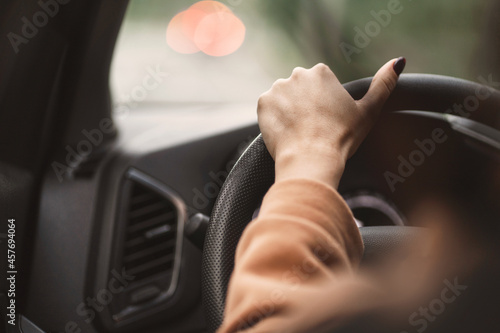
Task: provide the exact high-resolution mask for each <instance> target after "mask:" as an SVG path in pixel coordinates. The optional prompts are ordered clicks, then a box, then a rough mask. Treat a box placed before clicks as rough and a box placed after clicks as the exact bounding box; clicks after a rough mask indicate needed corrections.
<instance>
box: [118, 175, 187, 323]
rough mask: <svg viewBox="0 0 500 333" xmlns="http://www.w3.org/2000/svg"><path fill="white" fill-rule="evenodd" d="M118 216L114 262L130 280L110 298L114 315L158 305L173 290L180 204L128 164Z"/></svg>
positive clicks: (177, 262)
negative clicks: (122, 289)
mask: <svg viewBox="0 0 500 333" xmlns="http://www.w3.org/2000/svg"><path fill="white" fill-rule="evenodd" d="M121 195H122V198H121V200H120V201H121V204H120V209H119V214H118V220H117V236H118V237H119V239H121V241H120V242H119V244H118V245H117V248H116V252H115V255H114V265H113V266H114V267H116V269H117V270H118V271H120V272H122V271H125V273H126V274H127V275H128V276H132V277H133V280H132V281H131V282H130V284H129V285H128V286H127V287H126V290H125V292H124V293H123V295H120V296H118V297H116V298H115V299H114V301H113V304H111V307H112V312H113V313H114V315H113V317H114V319H115V320H116V321H121V320H124V319H126V317H127V318H128V317H132V316H134V315H136V314H138V313H139V312H143V311H146V310H147V309H148V308H152V307H155V306H158V305H159V303H162V302H163V301H165V300H167V299H168V298H169V297H170V296H171V295H172V294H173V292H174V291H175V288H176V286H177V279H178V274H179V267H180V257H181V248H182V244H181V242H182V237H183V225H184V219H185V206H184V204H183V202H182V201H181V200H180V199H179V197H178V196H177V195H176V194H175V193H174V192H173V191H172V190H170V189H169V188H168V187H166V186H165V185H164V184H162V183H161V182H159V181H158V180H156V179H154V178H152V177H149V176H147V175H145V174H143V173H142V172H140V171H138V170H135V169H130V170H129V171H128V172H127V175H126V178H125V180H124V184H123V189H122V193H121Z"/></svg>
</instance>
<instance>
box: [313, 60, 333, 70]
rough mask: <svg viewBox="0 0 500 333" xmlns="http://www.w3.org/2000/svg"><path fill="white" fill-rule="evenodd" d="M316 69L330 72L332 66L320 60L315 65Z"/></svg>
mask: <svg viewBox="0 0 500 333" xmlns="http://www.w3.org/2000/svg"><path fill="white" fill-rule="evenodd" d="M314 67H315V68H316V69H318V70H319V71H321V72H330V67H328V66H327V65H325V64H324V63H322V62H320V63H319V64H317V65H316V66H314Z"/></svg>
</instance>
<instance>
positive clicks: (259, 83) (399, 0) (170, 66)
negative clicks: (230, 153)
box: [110, 0, 500, 109]
mask: <svg viewBox="0 0 500 333" xmlns="http://www.w3.org/2000/svg"><path fill="white" fill-rule="evenodd" d="M499 3H500V2H498V0H475V1H456V0H441V1H435V0H418V1H411V0H381V1H366V0H349V1H347V0H330V1H327V0H322V1H320V0H316V1H310V0H252V1H243V0H225V1H221V2H218V3H217V2H215V1H203V2H202V3H201V4H200V2H197V1H166V0H147V1H138V0H132V1H131V2H130V4H129V8H128V11H127V14H126V17H125V20H124V23H123V26H122V29H121V32H120V35H119V38H118V41H117V45H116V49H115V55H114V60H113V64H112V71H111V82H110V83H111V91H112V95H113V99H114V103H115V107H119V106H123V105H124V104H126V105H127V107H128V108H130V109H138V108H139V107H138V106H140V105H143V104H151V103H154V104H156V105H157V104H163V105H165V107H166V109H168V106H169V105H172V104H174V103H213V102H215V103H219V102H221V103H225V102H235V103H247V102H248V103H256V101H257V99H258V97H259V95H260V94H261V93H263V92H264V91H266V90H267V89H269V88H270V86H271V85H272V83H273V82H274V80H276V79H277V78H280V77H288V76H289V75H290V73H291V71H292V69H293V68H294V67H297V66H302V67H306V68H308V67H312V66H313V65H315V64H316V63H319V62H323V63H326V64H328V65H329V66H330V67H331V68H332V69H333V70H334V72H335V73H336V74H337V76H338V77H339V79H340V81H341V82H348V81H350V80H354V79H358V78H362V77H366V76H372V75H373V73H375V71H376V70H377V69H378V68H379V67H380V65H381V64H383V63H385V62H386V61H387V60H388V59H390V58H393V57H398V56H405V57H406V58H407V59H408V66H407V69H406V70H405V71H406V72H407V73H411V72H416V73H432V74H442V75H450V76H454V77H459V78H464V79H469V80H473V81H478V78H479V77H480V76H487V75H491V74H492V73H493V74H494V72H495V71H496V72H497V73H498V66H499V65H498V61H497V59H498V56H499V53H500V51H499V49H500V46H499V44H500V41H499V39H498V31H499V30H498V28H497V27H498V23H499V20H498V17H500V5H499ZM193 4H195V7H194V8H192V7H191V6H192V5H193ZM495 20H496V21H495ZM167 28H168V29H167Z"/></svg>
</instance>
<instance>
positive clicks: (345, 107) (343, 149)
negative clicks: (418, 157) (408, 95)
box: [257, 58, 406, 187]
mask: <svg viewBox="0 0 500 333" xmlns="http://www.w3.org/2000/svg"><path fill="white" fill-rule="evenodd" d="M405 63H406V60H405V59H404V58H398V59H393V60H391V61H389V62H388V63H386V64H385V65H384V66H383V67H382V68H381V69H380V70H379V71H378V72H377V74H376V75H375V77H374V78H373V81H372V83H371V85H370V89H369V90H368V92H367V93H366V95H365V96H364V97H363V98H362V99H361V100H358V101H355V100H354V99H352V97H351V96H350V95H349V93H348V92H347V91H346V90H345V89H344V87H343V86H342V85H341V84H340V82H339V81H338V79H337V77H336V76H335V74H334V73H333V72H332V71H331V70H330V69H329V68H328V67H327V66H326V65H324V64H318V65H316V66H314V67H313V68H311V69H308V70H306V69H304V68H295V69H294V71H293V73H292V75H291V77H290V78H288V79H280V80H278V81H276V82H275V83H274V85H273V86H272V88H271V89H270V90H269V91H267V92H266V93H264V94H263V95H262V96H261V97H260V98H259V105H258V109H257V113H258V118H259V126H260V130H261V132H262V135H263V138H264V142H265V143H266V146H267V149H268V150H269V152H270V154H271V156H272V157H273V158H274V160H275V162H276V181H278V180H283V179H287V178H312V179H315V180H318V181H322V182H325V183H328V184H330V185H332V186H334V187H337V186H338V182H339V181H340V177H341V176H342V173H343V171H344V167H345V162H346V161H347V159H348V158H349V157H351V156H352V155H353V154H354V152H355V151H356V149H357V148H358V147H359V145H360V144H361V142H362V141H363V140H364V138H365V137H366V135H367V134H368V132H369V131H370V129H371V128H372V126H373V124H374V123H375V121H376V119H377V118H378V115H379V113H380V110H381V108H382V106H383V104H384V103H385V101H386V100H387V98H388V97H389V95H390V94H391V92H392V90H393V89H394V88H395V86H396V83H397V80H398V76H399V74H400V73H401V72H402V70H403V68H404V65H405Z"/></svg>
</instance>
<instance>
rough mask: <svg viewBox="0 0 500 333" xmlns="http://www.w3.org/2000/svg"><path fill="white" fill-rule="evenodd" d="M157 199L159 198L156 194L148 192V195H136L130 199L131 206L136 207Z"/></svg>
mask: <svg viewBox="0 0 500 333" xmlns="http://www.w3.org/2000/svg"><path fill="white" fill-rule="evenodd" d="M156 197H157V196H156V194H155V193H151V192H146V193H141V194H138V195H134V196H132V199H130V205H131V206H135V205H138V204H141V203H143V202H147V201H149V200H152V199H154V198H156Z"/></svg>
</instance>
